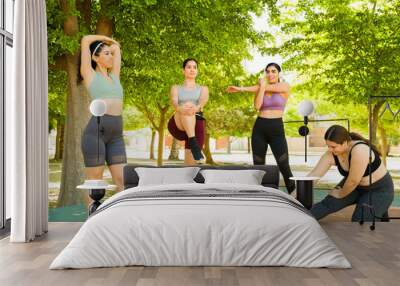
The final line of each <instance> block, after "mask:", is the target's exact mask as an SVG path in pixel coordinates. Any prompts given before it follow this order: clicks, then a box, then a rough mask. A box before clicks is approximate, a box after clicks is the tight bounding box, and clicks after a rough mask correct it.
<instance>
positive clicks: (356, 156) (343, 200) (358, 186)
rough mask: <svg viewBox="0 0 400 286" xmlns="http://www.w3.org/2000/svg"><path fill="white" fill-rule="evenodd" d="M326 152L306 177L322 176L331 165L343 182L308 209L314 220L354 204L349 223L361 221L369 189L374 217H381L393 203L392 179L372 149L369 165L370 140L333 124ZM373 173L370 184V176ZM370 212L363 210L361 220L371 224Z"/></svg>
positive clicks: (326, 138)
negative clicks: (335, 168) (335, 167)
mask: <svg viewBox="0 0 400 286" xmlns="http://www.w3.org/2000/svg"><path fill="white" fill-rule="evenodd" d="M325 141H326V145H327V146H328V151H327V152H326V153H325V154H324V155H323V156H322V157H321V159H320V160H319V162H318V164H317V165H316V166H315V168H314V170H312V171H311V172H310V173H309V174H308V176H318V177H322V176H323V175H324V174H325V173H326V172H327V171H328V170H329V168H330V167H331V166H337V168H338V171H339V172H340V174H341V175H343V176H344V178H343V180H342V181H341V182H340V183H339V184H338V185H337V186H336V187H335V188H334V189H333V190H331V191H330V192H329V194H328V195H327V196H326V197H325V198H324V199H323V200H322V201H321V202H319V203H317V204H315V205H314V206H313V207H312V208H311V213H312V214H313V215H314V217H315V218H316V219H321V218H323V217H325V216H327V215H328V214H330V213H334V212H337V211H339V210H341V209H343V208H345V207H347V206H349V205H352V204H356V208H355V210H354V213H353V216H352V218H351V220H352V221H360V220H361V213H362V208H363V204H368V203H369V202H368V189H370V191H371V204H372V205H373V206H374V210H375V215H376V216H378V217H384V216H386V215H387V211H388V209H389V206H390V205H391V203H392V201H393V196H394V186H393V181H392V177H391V176H390V174H389V172H388V171H387V169H386V167H385V165H384V164H383V163H382V161H381V158H380V154H379V151H378V150H377V149H376V147H375V146H372V151H373V153H372V159H371V166H369V146H368V144H369V141H368V140H367V139H365V138H363V137H362V136H361V135H359V134H357V133H349V132H348V131H347V129H346V128H344V127H343V126H340V125H333V126H331V127H329V128H328V130H327V131H326V133H325ZM370 172H371V173H372V184H371V186H370V187H369V188H368V185H369V175H370ZM371 220H372V214H371V212H370V211H369V209H365V210H364V221H371Z"/></svg>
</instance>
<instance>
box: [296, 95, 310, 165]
mask: <svg viewBox="0 0 400 286" xmlns="http://www.w3.org/2000/svg"><path fill="white" fill-rule="evenodd" d="M297 111H298V113H299V114H300V115H301V116H303V118H304V125H303V126H301V127H300V128H299V134H300V135H301V136H304V161H305V162H307V135H308V133H309V131H310V130H309V129H308V127H307V124H308V116H309V115H310V114H311V113H313V111H314V105H313V103H312V102H311V101H310V100H303V101H302V102H300V103H299V105H298V106H297Z"/></svg>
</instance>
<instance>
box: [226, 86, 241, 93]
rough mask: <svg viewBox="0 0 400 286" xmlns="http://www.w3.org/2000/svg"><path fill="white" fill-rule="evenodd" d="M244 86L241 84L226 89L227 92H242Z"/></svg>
mask: <svg viewBox="0 0 400 286" xmlns="http://www.w3.org/2000/svg"><path fill="white" fill-rule="evenodd" d="M242 91H243V90H242V88H241V87H239V86H233V85H231V86H228V88H227V89H226V92H227V93H236V92H242Z"/></svg>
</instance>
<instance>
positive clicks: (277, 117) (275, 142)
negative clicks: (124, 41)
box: [227, 63, 296, 193]
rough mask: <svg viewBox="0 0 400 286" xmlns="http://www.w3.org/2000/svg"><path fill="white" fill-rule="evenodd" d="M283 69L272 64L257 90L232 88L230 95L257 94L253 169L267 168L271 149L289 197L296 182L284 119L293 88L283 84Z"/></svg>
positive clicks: (267, 67) (256, 87)
mask: <svg viewBox="0 0 400 286" xmlns="http://www.w3.org/2000/svg"><path fill="white" fill-rule="evenodd" d="M280 72H281V67H280V66H279V65H278V64H276V63H269V64H268V65H267V66H266V67H265V77H263V78H261V79H260V80H259V83H258V84H257V85H254V86H248V87H243V86H242V87H238V86H229V87H228V89H227V92H229V93H234V92H253V93H255V94H256V95H255V98H254V107H255V108H256V110H257V111H258V112H259V113H258V117H257V120H256V122H255V123H254V126H253V132H252V135H251V148H252V151H253V163H254V165H264V164H265V156H266V154H267V150H268V145H269V146H270V147H271V150H272V154H273V155H274V157H275V160H276V162H277V164H278V167H279V170H280V172H281V174H282V175H283V179H284V181H285V185H286V188H287V191H288V193H292V192H293V191H294V189H295V187H296V186H295V182H294V181H292V180H290V179H289V178H290V177H292V176H293V175H292V171H291V169H290V166H289V152H288V146H287V142H286V137H285V130H284V126H283V120H282V116H283V113H284V110H285V106H286V103H287V101H288V98H289V93H290V87H289V85H288V84H287V83H285V82H282V81H281V80H280V77H279V74H280Z"/></svg>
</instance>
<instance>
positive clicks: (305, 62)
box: [264, 0, 400, 142]
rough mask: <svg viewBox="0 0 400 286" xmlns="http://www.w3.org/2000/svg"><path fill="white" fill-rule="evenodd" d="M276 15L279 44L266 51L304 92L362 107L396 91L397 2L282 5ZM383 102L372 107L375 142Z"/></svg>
mask: <svg viewBox="0 0 400 286" xmlns="http://www.w3.org/2000/svg"><path fill="white" fill-rule="evenodd" d="M278 10H280V12H281V13H280V17H277V18H275V19H273V23H274V24H277V25H280V27H281V32H282V34H280V35H279V36H280V37H281V40H282V43H279V42H278V41H277V43H276V44H275V45H273V46H269V47H266V48H265V49H264V52H267V53H277V52H279V53H280V54H281V55H282V56H284V57H285V58H286V59H287V60H286V62H285V66H286V69H292V70H296V71H297V72H299V75H300V76H302V80H303V84H302V85H301V87H302V89H303V90H310V89H312V88H314V87H315V86H318V89H319V90H324V91H325V92H324V93H325V94H326V95H328V96H327V99H328V100H330V101H331V102H333V103H335V104H338V103H343V102H346V103H352V104H362V105H364V106H365V107H366V106H367V101H368V96H370V95H374V96H381V95H393V94H396V92H397V91H398V90H399V87H400V82H399V81H398V70H399V68H400V49H398V46H399V43H400V35H399V34H398V33H397V32H396V31H397V30H399V28H400V17H399V16H400V2H399V1H394V0H389V1H378V0H375V1H368V0H364V1H352V0H346V1H334V0H319V1H305V0H298V1H295V3H293V1H292V2H291V3H289V2H288V1H283V4H282V5H281V6H280V7H278ZM289 10H290V11H291V12H290V13H289V12H288V11H289ZM283 33H284V34H285V35H283ZM384 102H385V101H384V100H383V99H382V100H377V101H374V102H373V115H372V122H373V124H372V125H371V127H372V134H371V135H372V140H373V142H376V130H377V126H378V115H379V113H380V110H381V108H382V106H383V105H384ZM365 110H366V109H365Z"/></svg>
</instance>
